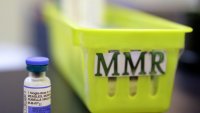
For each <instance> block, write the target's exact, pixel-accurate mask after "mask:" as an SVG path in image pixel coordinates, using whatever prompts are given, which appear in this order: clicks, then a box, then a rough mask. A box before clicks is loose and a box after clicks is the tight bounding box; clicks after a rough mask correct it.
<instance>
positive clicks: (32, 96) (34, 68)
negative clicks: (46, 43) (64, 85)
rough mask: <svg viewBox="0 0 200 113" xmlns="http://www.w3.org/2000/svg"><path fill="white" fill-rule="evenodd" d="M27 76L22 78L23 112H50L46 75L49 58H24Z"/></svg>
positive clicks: (49, 92) (49, 90)
mask: <svg viewBox="0 0 200 113" xmlns="http://www.w3.org/2000/svg"><path fill="white" fill-rule="evenodd" d="M26 64H27V70H28V71H29V72H28V77H26V78H25V80H24V108H23V113H51V82H50V79H49V78H48V77H47V76H46V71H47V66H48V64H49V59H48V58H46V57H31V58H27V59H26Z"/></svg>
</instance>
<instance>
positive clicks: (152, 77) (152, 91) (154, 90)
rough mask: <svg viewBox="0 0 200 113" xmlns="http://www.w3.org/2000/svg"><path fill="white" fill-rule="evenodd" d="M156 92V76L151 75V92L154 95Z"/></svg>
mask: <svg viewBox="0 0 200 113" xmlns="http://www.w3.org/2000/svg"><path fill="white" fill-rule="evenodd" d="M157 92H158V76H151V94H152V95H156V94H157Z"/></svg>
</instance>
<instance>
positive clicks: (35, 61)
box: [26, 57, 49, 66]
mask: <svg viewBox="0 0 200 113" xmlns="http://www.w3.org/2000/svg"><path fill="white" fill-rule="evenodd" d="M26 64H27V65H35V66H37V65H38V66H40V65H48V64H49V59H48V58H47V57H29V58H27V59H26Z"/></svg>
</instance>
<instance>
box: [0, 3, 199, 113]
mask: <svg viewBox="0 0 200 113" xmlns="http://www.w3.org/2000/svg"><path fill="white" fill-rule="evenodd" d="M66 1H67V0H51V1H50V0H1V1H0V101H1V103H0V113H11V112H12V113H21V112H22V105H23V104H22V102H23V99H22V95H23V93H22V90H23V89H22V88H23V87H22V86H23V80H24V78H25V77H26V76H27V73H26V70H25V59H26V58H27V57H30V56H38V55H40V56H49V51H48V48H49V47H48V32H47V31H48V29H47V26H46V25H45V23H44V20H43V16H42V13H41V10H42V7H43V5H44V4H45V3H46V2H53V3H55V4H56V5H57V6H58V7H59V8H60V9H61V10H62V11H65V10H66V9H65V8H63V7H64V6H63V4H66V3H67V2H66ZM83 1H84V0H83ZM83 1H82V2H83ZM86 1H87V0H86ZM94 1H95V0H93V1H91V0H88V3H89V2H94ZM97 1H99V0H97ZM79 2H80V1H79V0H74V3H73V4H79ZM82 2H81V3H82ZM107 2H109V3H112V4H118V5H120V6H122V7H128V8H130V9H131V8H133V9H139V10H142V11H145V12H148V13H151V14H154V15H157V16H160V17H163V18H166V19H169V20H172V21H175V22H177V23H181V24H185V25H189V26H191V27H192V28H193V32H192V33H190V34H188V35H187V36H186V42H185V44H186V48H185V50H184V51H183V52H182V55H181V57H180V60H179V65H178V70H177V75H176V82H175V89H174V93H173V101H172V106H171V108H170V110H169V112H168V113H200V108H199V106H198V105H199V103H200V99H199V97H200V70H199V69H198V68H199V67H200V44H199V42H200V41H199V34H200V32H199V30H200V27H199V26H200V1H199V0H105V3H107ZM98 3H100V2H98ZM98 3H97V4H98ZM94 4H95V3H94ZM69 7H72V6H69ZM97 10H98V9H97ZM98 12H100V13H101V11H98ZM72 15H73V14H72ZM94 16H95V15H94ZM83 18H84V17H83ZM96 18H101V17H99V16H98V15H97V17H92V19H93V20H94V19H96ZM74 20H76V17H75V18H74ZM99 21H100V20H98V19H97V20H96V21H94V22H96V23H98V22H99ZM80 24H83V25H84V24H85V22H80ZM50 69H51V73H50V77H51V78H52V81H53V82H52V83H53V84H55V85H56V86H58V87H60V89H62V88H66V87H67V88H66V91H64V92H62V93H63V94H62V95H60V93H61V92H59V91H58V93H57V94H55V95H54V97H56V96H58V95H60V96H61V97H62V98H64V99H66V101H65V100H63V99H61V97H60V99H59V98H53V99H54V101H53V102H55V103H56V102H57V103H62V102H63V103H65V104H67V105H68V106H69V107H68V113H69V112H71V113H84V112H88V111H87V109H86V108H85V106H84V105H83V104H82V103H81V101H80V99H79V98H78V97H77V96H76V94H75V93H74V92H73V90H72V89H71V88H70V86H69V85H68V83H66V82H65V81H63V80H62V78H59V77H55V76H52V75H59V72H57V70H56V69H55V68H54V67H53V66H50ZM58 81H59V82H58ZM63 95H64V96H63ZM65 95H66V96H65ZM69 100H70V101H69ZM71 103H73V104H71ZM57 105H58V104H57ZM59 105H60V104H59ZM55 106H56V104H55ZM77 108H79V109H77ZM54 109H55V110H54V111H56V110H60V112H59V113H67V111H66V110H65V108H64V107H55V108H54ZM70 110H71V111H70Z"/></svg>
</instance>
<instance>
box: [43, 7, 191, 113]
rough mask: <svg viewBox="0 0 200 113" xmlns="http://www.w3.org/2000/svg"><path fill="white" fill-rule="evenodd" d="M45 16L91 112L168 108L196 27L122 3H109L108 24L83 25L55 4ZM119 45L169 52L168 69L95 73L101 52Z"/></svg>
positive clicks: (63, 66) (57, 57) (59, 61)
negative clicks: (189, 36) (159, 72)
mask: <svg viewBox="0 0 200 113" xmlns="http://www.w3.org/2000/svg"><path fill="white" fill-rule="evenodd" d="M44 15H45V19H46V22H47V24H48V27H49V31H50V32H49V34H50V50H51V53H52V57H53V60H54V63H55V65H56V66H57V67H58V69H59V70H60V71H61V72H62V75H63V76H64V78H65V79H66V80H67V81H69V82H70V84H71V85H72V86H73V88H74V89H75V91H76V92H77V93H78V95H79V96H80V97H81V99H82V100H83V102H84V103H85V104H86V106H87V107H88V109H89V110H90V111H91V112H96V113H101V112H102V113H111V112H113V113H122V112H123V113H126V112H164V111H166V110H167V109H168V108H169V106H170V100H171V95H172V89H173V84H174V75H175V71H176V66H177V62H178V58H179V50H180V49H182V48H183V47H184V36H185V33H186V32H191V31H192V29H191V28H189V27H186V26H183V25H179V24H176V23H173V22H169V21H167V20H164V19H161V18H158V17H155V16H151V15H148V14H145V13H143V12H140V11H135V10H129V9H124V8H119V7H116V6H109V7H107V8H106V13H105V22H104V24H103V26H104V28H86V27H81V26H78V25H77V24H75V23H74V22H72V21H70V20H69V19H68V18H67V17H65V16H64V15H63V14H62V13H61V12H59V11H58V10H57V9H56V7H55V6H53V5H52V4H48V5H46V6H45V8H44ZM116 50H117V51H120V53H123V52H129V51H131V50H140V51H147V52H148V51H151V52H152V51H164V53H165V55H164V57H166V59H165V61H166V70H165V73H163V74H162V75H138V76H134V77H130V76H123V77H121V76H120V75H119V76H117V77H108V76H95V68H96V61H95V59H96V57H97V53H102V54H107V53H108V52H109V51H116ZM63 90H64V89H63ZM132 90H134V91H135V93H132V92H131V91H132Z"/></svg>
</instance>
